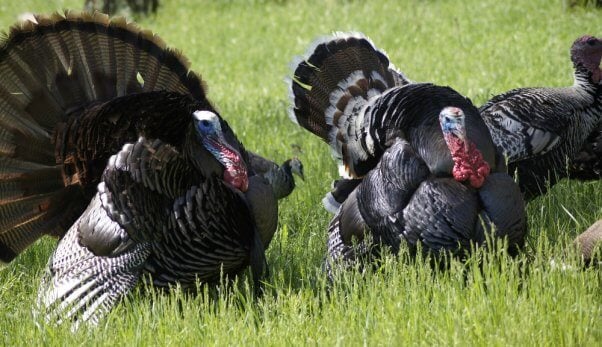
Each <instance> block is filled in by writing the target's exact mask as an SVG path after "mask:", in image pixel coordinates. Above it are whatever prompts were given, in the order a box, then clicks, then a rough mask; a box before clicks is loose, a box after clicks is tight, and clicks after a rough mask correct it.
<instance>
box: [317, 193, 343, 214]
mask: <svg viewBox="0 0 602 347" xmlns="http://www.w3.org/2000/svg"><path fill="white" fill-rule="evenodd" d="M322 205H323V206H324V208H325V209H326V211H328V212H330V213H332V214H336V213H337V211H338V210H339V208H340V207H341V204H340V203H339V202H338V201H336V199H335V198H334V196H333V195H332V193H331V192H328V193H326V195H324V198H322Z"/></svg>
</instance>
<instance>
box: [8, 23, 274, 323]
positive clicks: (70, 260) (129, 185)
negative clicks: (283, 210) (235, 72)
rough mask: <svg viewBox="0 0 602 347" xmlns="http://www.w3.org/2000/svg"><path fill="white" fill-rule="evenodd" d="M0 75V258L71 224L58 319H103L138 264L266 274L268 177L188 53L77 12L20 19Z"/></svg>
mask: <svg viewBox="0 0 602 347" xmlns="http://www.w3.org/2000/svg"><path fill="white" fill-rule="evenodd" d="M40 57H43V59H42V58H40ZM0 74H1V75H2V76H3V77H2V79H0V175H1V176H0V199H1V200H0V216H1V219H0V223H1V224H0V259H2V261H4V262H9V261H10V260H12V259H13V258H14V257H15V256H16V255H18V254H19V253H20V252H21V251H22V250H23V249H25V248H26V247H27V246H28V245H30V244H31V243H32V242H33V241H35V240H36V239H38V238H39V237H40V236H41V235H43V234H50V235H57V236H61V235H63V234H64V233H65V230H67V229H68V231H67V234H66V235H65V236H64V237H63V238H62V239H61V241H60V242H59V245H58V247H57V250H56V251H55V252H54V254H53V255H52V257H51V259H50V261H49V265H48V267H49V269H48V272H47V274H46V275H45V278H44V280H43V283H42V285H41V287H40V293H39V305H40V309H41V310H42V311H43V312H45V313H47V314H48V315H49V316H48V317H49V318H50V317H54V318H56V320H58V321H62V320H73V321H75V322H76V324H79V322H81V321H91V322H97V321H98V320H99V319H100V318H101V317H102V316H103V315H104V314H105V313H106V312H108V311H109V310H110V309H111V307H113V306H114V305H115V303H116V302H117V301H118V300H119V299H120V298H121V297H122V296H123V295H125V294H126V293H127V292H128V291H129V290H130V289H131V288H132V287H133V286H134V285H135V284H136V283H137V282H138V279H139V278H140V276H141V275H142V274H148V275H149V276H150V278H152V281H153V283H154V284H155V285H157V286H171V285H174V284H176V283H177V284H179V285H180V286H181V287H183V288H195V287H196V281H197V280H198V281H201V282H214V281H218V280H219V279H220V277H221V276H222V275H223V276H231V275H234V274H237V273H239V272H240V271H242V270H244V269H245V268H246V267H247V266H248V265H249V264H250V265H251V268H252V270H253V275H254V276H253V277H254V280H255V281H256V282H257V281H258V280H259V279H260V278H261V275H262V273H263V272H264V271H265V258H264V245H267V244H268V243H269V241H270V240H271V238H272V236H273V234H274V232H275V230H276V226H277V211H278V210H277V208H278V205H277V201H276V198H275V195H274V193H273V191H272V186H271V185H270V184H269V183H268V182H267V181H266V180H265V179H264V178H263V177H262V176H261V175H256V174H255V172H254V171H253V167H252V165H250V164H249V157H248V154H247V152H246V151H245V149H244V147H243V146H242V145H241V144H240V142H239V141H238V140H237V139H236V136H235V135H234V133H233V132H232V130H231V128H230V127H229V126H228V124H227V123H226V122H225V121H224V120H223V119H222V118H221V117H220V116H219V114H218V113H217V111H216V110H215V109H214V108H213V106H212V105H211V103H210V102H209V101H208V100H207V98H206V96H205V90H204V86H203V83H202V81H201V79H200V77H198V76H197V75H196V74H194V73H193V72H189V71H188V64H187V62H186V60H185V58H183V57H182V56H181V55H179V54H177V53H175V52H174V51H172V50H170V49H167V48H166V47H165V45H164V43H163V42H162V41H161V40H160V39H159V38H158V37H156V36H154V35H153V34H152V33H149V32H147V31H141V30H140V29H138V28H137V27H135V26H134V25H132V24H127V23H126V22H125V21H124V20H123V19H113V20H111V21H109V20H108V17H107V16H105V15H101V14H99V13H96V14H94V15H88V14H76V13H72V12H69V13H66V14H65V17H63V16H61V15H58V14H55V15H52V16H50V17H46V16H41V15H36V16H35V20H34V21H27V22H22V23H20V24H19V25H17V26H14V27H13V28H11V30H10V33H9V34H8V36H7V37H6V38H5V39H4V40H3V41H2V43H1V44H0ZM254 156H256V155H254ZM262 160H265V159H262ZM274 165H275V164H274Z"/></svg>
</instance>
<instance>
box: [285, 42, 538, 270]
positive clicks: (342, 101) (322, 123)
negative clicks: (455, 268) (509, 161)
mask: <svg viewBox="0 0 602 347" xmlns="http://www.w3.org/2000/svg"><path fill="white" fill-rule="evenodd" d="M295 66H296V68H295V71H294V74H293V77H292V81H291V97H292V104H293V106H292V109H291V118H292V119H293V121H295V122H296V123H297V124H299V125H301V126H302V127H304V128H306V129H307V130H309V131H311V132H312V133H314V134H316V135H317V136H319V137H320V138H322V139H323V140H324V141H326V142H327V143H328V144H329V145H330V147H331V149H332V151H333V153H334V156H335V158H336V159H338V160H339V163H340V172H341V174H342V176H343V177H344V178H343V181H339V182H338V183H337V184H335V188H334V190H333V192H335V193H339V192H344V191H346V192H349V195H348V196H347V197H346V199H345V198H344V197H343V198H341V199H340V200H342V205H341V206H340V208H338V209H337V210H336V211H337V212H336V215H335V216H334V218H333V219H332V221H331V223H330V226H329V241H328V250H329V258H330V259H329V261H328V262H327V263H330V262H332V261H339V260H343V261H354V260H355V259H357V257H358V256H363V255H366V254H372V253H374V252H376V253H378V252H379V251H380V248H381V247H380V245H385V246H387V247H388V248H389V249H391V251H392V252H393V253H396V252H397V251H398V250H399V247H400V243H401V241H402V240H405V241H406V242H407V243H408V244H409V245H410V247H412V248H415V247H416V246H417V245H418V244H419V243H421V244H422V245H423V247H424V249H425V250H427V251H430V252H434V253H440V251H443V250H445V251H451V252H453V253H457V254H462V253H464V252H465V251H467V250H469V249H470V245H471V243H475V244H485V240H486V234H487V233H489V232H491V231H493V230H494V231H493V232H494V236H495V237H496V238H507V239H508V245H509V249H510V250H511V251H512V252H515V251H516V250H517V249H518V248H519V247H521V246H522V245H523V242H524V237H525V234H526V218H525V208H524V201H523V199H522V196H521V193H520V190H519V188H518V186H517V185H516V184H515V183H514V182H513V180H512V179H511V178H510V176H508V175H507V174H506V166H505V162H504V158H503V156H502V155H501V153H500V152H499V151H498V149H497V148H496V147H495V146H494V144H493V141H492V139H491V137H490V135H489V131H488V129H487V127H486V125H485V123H484V122H483V120H482V119H481V117H480V115H479V113H478V110H477V109H476V107H475V106H474V105H473V104H472V103H471V102H470V100H468V99H467V98H465V97H463V96H461V95H460V94H458V93H457V92H456V91H454V90H453V89H451V88H449V87H441V86H436V85H433V84H428V83H409V81H408V80H407V79H406V78H405V77H404V75H403V74H402V73H401V72H399V71H397V70H396V69H395V68H394V67H393V66H392V65H391V64H390V63H389V59H388V58H387V56H386V55H385V54H384V53H383V52H381V51H379V50H378V49H377V48H376V47H375V46H374V44H373V43H372V42H371V41H370V40H368V39H367V38H365V37H364V36H362V35H359V34H336V35H335V36H334V37H329V38H325V39H323V40H320V41H319V42H318V43H317V44H316V45H314V46H313V48H311V49H310V51H309V54H308V55H307V58H305V59H301V60H300V61H299V62H298V63H296V64H295ZM354 186H355V188H354ZM343 195H344V194H343Z"/></svg>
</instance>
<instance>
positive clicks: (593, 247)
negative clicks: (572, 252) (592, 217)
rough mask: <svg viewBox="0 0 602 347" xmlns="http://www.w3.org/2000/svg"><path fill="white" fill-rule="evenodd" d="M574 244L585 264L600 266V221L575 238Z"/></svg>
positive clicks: (601, 253) (601, 236) (601, 230)
mask: <svg viewBox="0 0 602 347" xmlns="http://www.w3.org/2000/svg"><path fill="white" fill-rule="evenodd" d="M574 244H575V246H577V249H578V250H579V252H580V254H581V256H582V257H583V260H584V261H585V263H586V264H589V265H593V264H596V263H599V264H601V265H602V219H601V220H599V221H597V222H596V223H594V224H592V226H591V227H589V228H588V229H587V230H586V231H584V232H583V233H582V234H581V235H579V236H577V238H576V239H575V241H574Z"/></svg>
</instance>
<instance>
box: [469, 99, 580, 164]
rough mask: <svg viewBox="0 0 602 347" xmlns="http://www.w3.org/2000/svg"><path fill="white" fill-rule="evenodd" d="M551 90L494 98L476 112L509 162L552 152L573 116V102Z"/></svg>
mask: <svg viewBox="0 0 602 347" xmlns="http://www.w3.org/2000/svg"><path fill="white" fill-rule="evenodd" d="M552 93H554V92H553V89H543V88H521V89H514V90H511V91H509V92H507V93H504V94H501V95H497V96H495V97H494V98H492V99H491V100H489V101H488V102H487V103H486V104H485V105H483V106H481V108H480V109H479V111H480V112H481V116H482V117H483V120H484V121H485V123H486V124H487V126H488V127H489V129H490V132H491V136H492V137H493V140H494V142H495V143H496V144H498V145H500V146H501V147H502V148H503V149H504V154H505V155H506V156H508V158H509V161H510V162H515V161H518V160H522V159H526V158H529V157H533V156H537V155H543V154H545V153H547V152H549V151H551V150H553V149H554V148H555V147H556V146H557V145H558V143H559V141H560V140H561V137H562V136H563V134H564V132H565V130H566V129H567V128H568V127H569V125H570V123H571V121H572V117H570V115H571V114H573V113H575V112H576V107H577V106H576V104H575V101H574V100H572V99H570V98H567V97H564V96H563V94H562V93H556V94H554V95H552Z"/></svg>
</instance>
